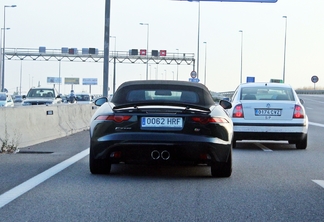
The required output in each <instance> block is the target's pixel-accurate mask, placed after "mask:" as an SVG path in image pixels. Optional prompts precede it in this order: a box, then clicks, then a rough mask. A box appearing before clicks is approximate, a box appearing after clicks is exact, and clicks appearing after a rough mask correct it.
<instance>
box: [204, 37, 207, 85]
mask: <svg viewBox="0 0 324 222" xmlns="http://www.w3.org/2000/svg"><path fill="white" fill-rule="evenodd" d="M204 44H205V73H204V85H206V77H207V42H204Z"/></svg>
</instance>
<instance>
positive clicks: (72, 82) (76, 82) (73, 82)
mask: <svg viewBox="0 0 324 222" xmlns="http://www.w3.org/2000/svg"><path fill="white" fill-rule="evenodd" d="M64 83H65V84H70V85H79V84H80V79H79V78H64Z"/></svg>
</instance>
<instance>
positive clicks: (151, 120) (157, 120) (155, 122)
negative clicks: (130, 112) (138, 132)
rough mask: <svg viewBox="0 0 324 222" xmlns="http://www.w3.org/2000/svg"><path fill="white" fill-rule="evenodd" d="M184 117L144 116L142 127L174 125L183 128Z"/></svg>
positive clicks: (173, 126)
mask: <svg viewBox="0 0 324 222" xmlns="http://www.w3.org/2000/svg"><path fill="white" fill-rule="evenodd" d="M182 125H183V124H182V118H177V117H142V128H145V127H154V128H160V127H161V128H162V127H172V128H182Z"/></svg>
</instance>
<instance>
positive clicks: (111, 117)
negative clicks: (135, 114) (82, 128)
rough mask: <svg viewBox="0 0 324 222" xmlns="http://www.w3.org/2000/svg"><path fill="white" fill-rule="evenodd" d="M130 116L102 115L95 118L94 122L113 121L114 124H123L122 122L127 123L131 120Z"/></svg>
mask: <svg viewBox="0 0 324 222" xmlns="http://www.w3.org/2000/svg"><path fill="white" fill-rule="evenodd" d="M131 117H132V116H126V115H125V116H123V115H120V116H119V115H117V116H115V115H107V116H105V115H102V116H97V118H96V120H112V121H115V122H116V123H121V122H124V121H127V120H129V119H130V118H131Z"/></svg>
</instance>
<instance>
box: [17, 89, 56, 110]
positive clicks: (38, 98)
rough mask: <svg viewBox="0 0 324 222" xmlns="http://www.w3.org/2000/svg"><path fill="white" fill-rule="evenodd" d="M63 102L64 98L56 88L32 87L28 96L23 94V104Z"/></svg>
mask: <svg viewBox="0 0 324 222" xmlns="http://www.w3.org/2000/svg"><path fill="white" fill-rule="evenodd" d="M59 103H62V98H61V96H60V94H59V93H58V91H57V90H56V89H55V88H44V87H39V88H31V89H30V90H29V91H28V93H27V96H25V95H23V102H22V105H23V106H30V105H51V104H59Z"/></svg>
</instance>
